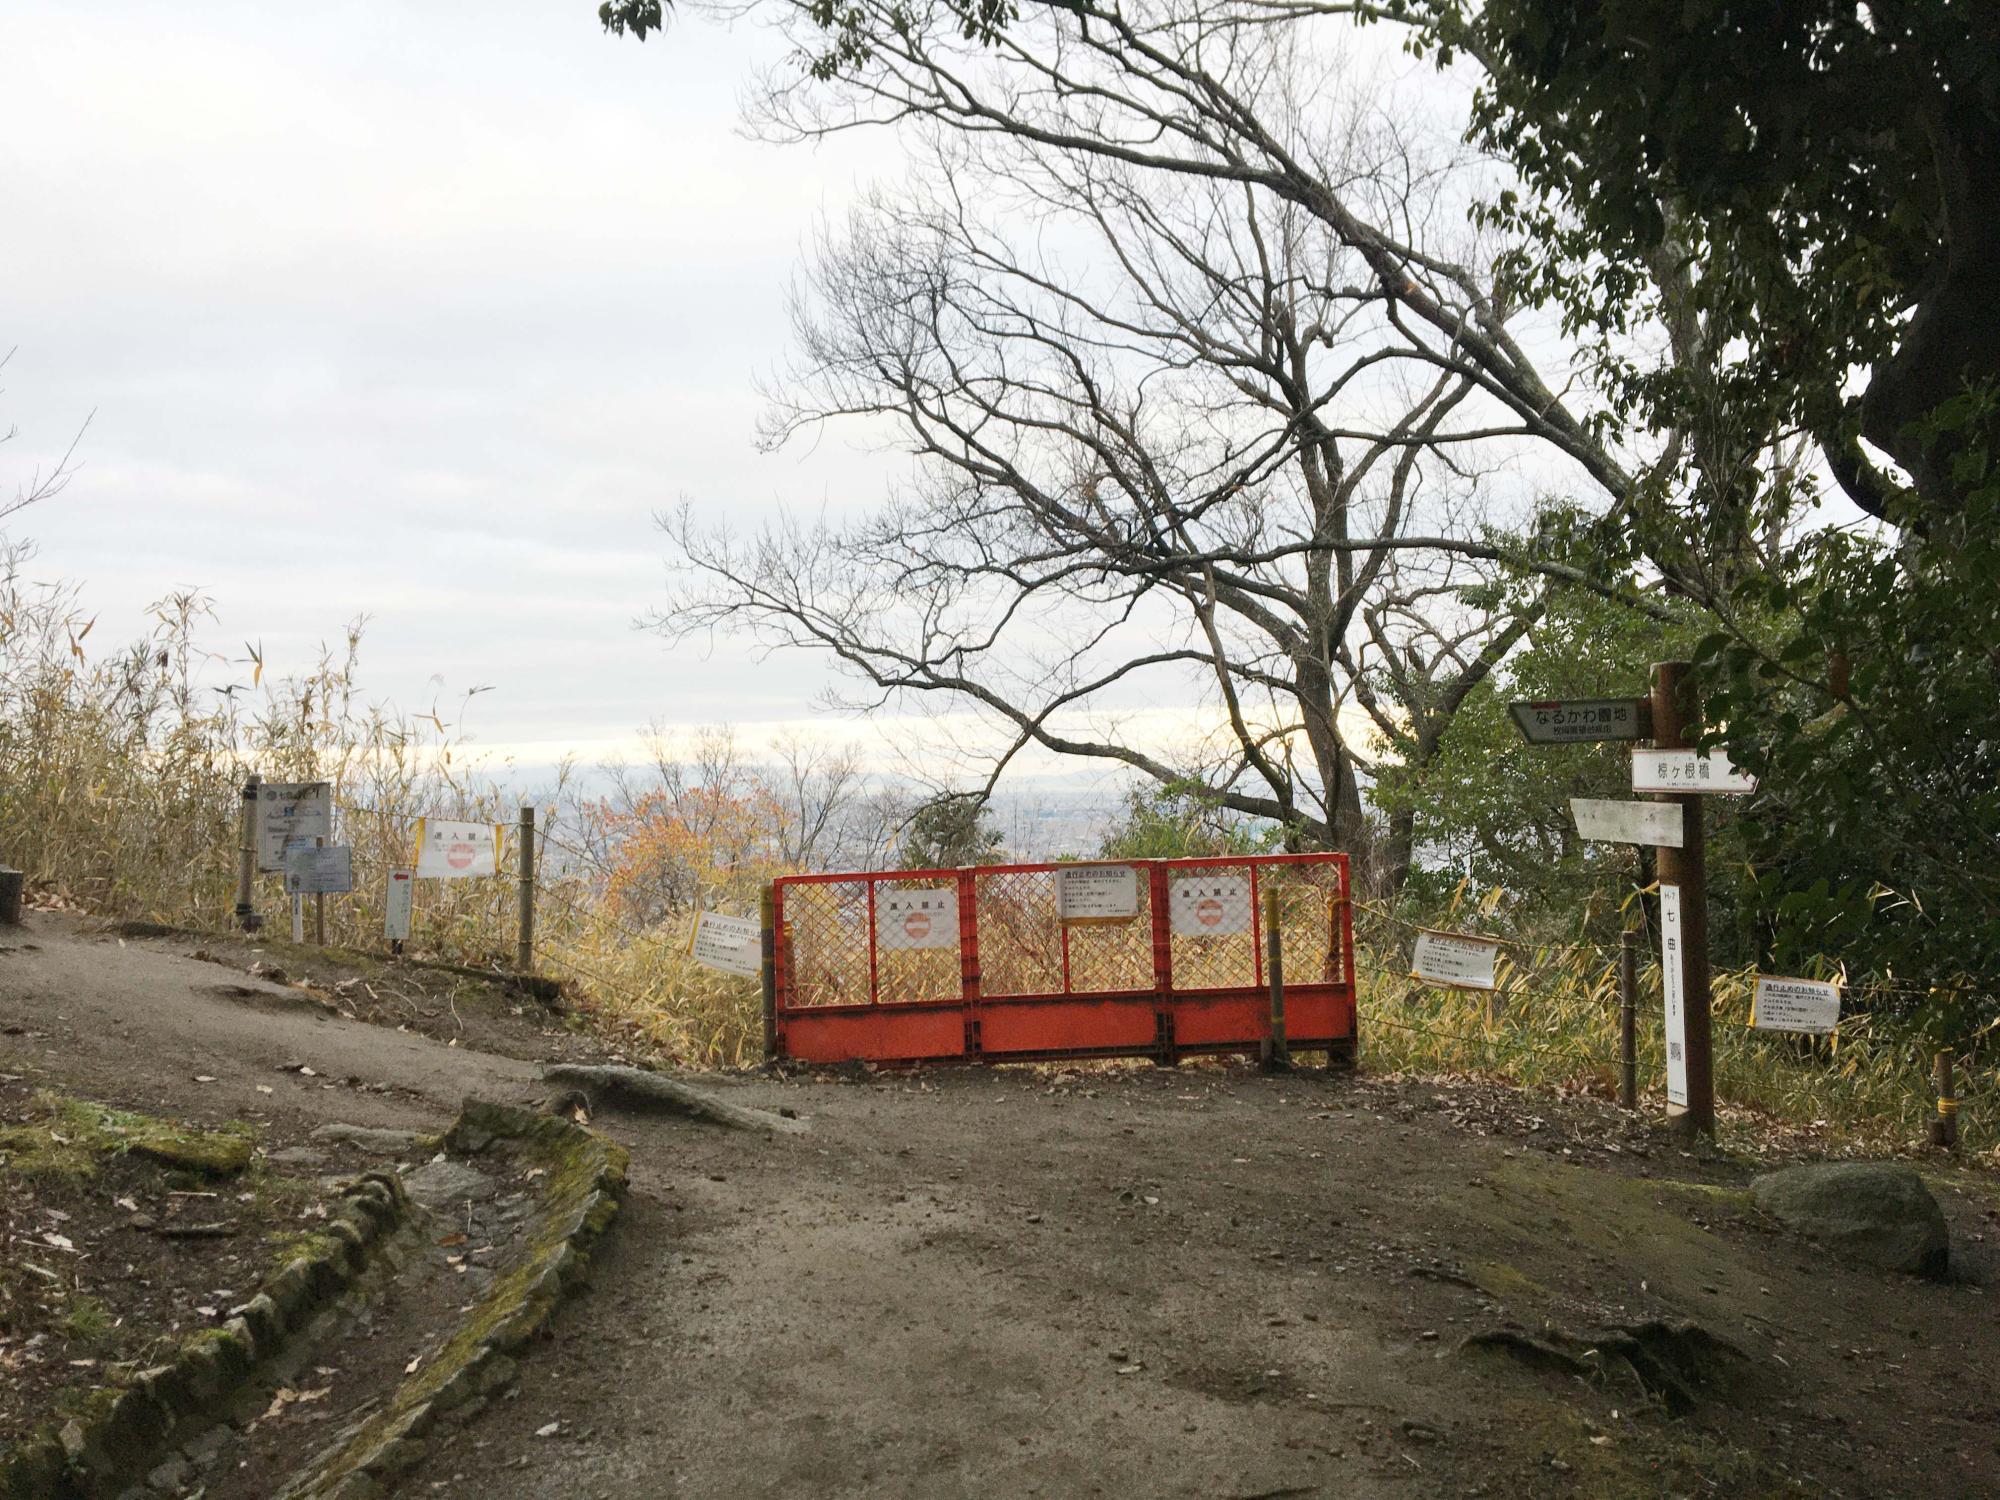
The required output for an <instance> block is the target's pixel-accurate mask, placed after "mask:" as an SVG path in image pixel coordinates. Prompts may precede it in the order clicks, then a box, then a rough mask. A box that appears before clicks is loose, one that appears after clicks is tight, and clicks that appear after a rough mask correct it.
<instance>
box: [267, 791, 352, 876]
mask: <svg viewBox="0 0 2000 1500" xmlns="http://www.w3.org/2000/svg"><path fill="white" fill-rule="evenodd" d="M314 839H325V840H326V841H327V842H328V843H329V844H330V843H332V842H333V784H332V783H331V782H327V781H266V782H263V783H261V784H260V785H259V786H258V788H257V868H258V869H259V870H261V871H263V872H265V873H266V874H276V873H277V872H278V871H280V870H282V869H284V868H285V845H287V844H293V843H303V844H310V843H311V842H312V841H313V840H314Z"/></svg>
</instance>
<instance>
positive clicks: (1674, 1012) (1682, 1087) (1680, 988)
mask: <svg viewBox="0 0 2000 1500" xmlns="http://www.w3.org/2000/svg"><path fill="white" fill-rule="evenodd" d="M1660 991H1661V993H1662V994H1663V995H1664V996H1665V998H1666V1005H1667V1103H1669V1104H1678V1105H1680V1106H1681V1108H1683V1109H1685V1108H1687V1102H1688V1057H1687V948H1686V946H1685V944H1684V943H1683V941H1682V938H1681V888H1680V887H1679V886H1677V885H1662V886H1661V887H1660Z"/></svg>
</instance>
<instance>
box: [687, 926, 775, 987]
mask: <svg viewBox="0 0 2000 1500" xmlns="http://www.w3.org/2000/svg"><path fill="white" fill-rule="evenodd" d="M688 952H689V954H690V955H691V956H692V957H693V958H694V961H695V962H696V963H698V964H700V965H701V966H702V967H703V968H705V969H720V970H721V971H722V972H723V973H725V974H741V975H744V976H746V977H748V978H753V979H754V978H755V977H756V976H757V975H759V974H761V973H762V972H763V971H764V929H763V926H762V924H761V923H759V922H758V921H757V919H756V918H755V917H725V916H724V915H723V914H722V913H721V912H718V911H705V912H701V913H699V914H698V915H697V916H696V917H695V919H694V941H693V942H692V943H691V944H689V946H688Z"/></svg>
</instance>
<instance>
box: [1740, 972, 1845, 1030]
mask: <svg viewBox="0 0 2000 1500" xmlns="http://www.w3.org/2000/svg"><path fill="white" fill-rule="evenodd" d="M1750 1024H1751V1025H1752V1026H1755V1027H1756V1028H1757V1029H1758V1030H1759V1031H1813V1032H1822V1033H1823V1032H1828V1031H1832V1030H1833V1029H1834V1028H1835V1027H1836V1026H1838V1025H1839V1024H1840V986H1839V985H1837V984H1828V983H1827V982H1826V981H1825V980H1821V979H1789V978H1786V977H1784V976H1782V975H1776V974H1759V975H1758V976H1757V992H1756V994H1755V995H1754V996H1753V997H1752V999H1751V1002H1750Z"/></svg>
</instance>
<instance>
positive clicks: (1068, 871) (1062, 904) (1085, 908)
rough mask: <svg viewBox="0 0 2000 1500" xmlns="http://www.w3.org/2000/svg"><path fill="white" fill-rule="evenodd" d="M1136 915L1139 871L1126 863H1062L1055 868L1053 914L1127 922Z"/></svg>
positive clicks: (1066, 918) (1077, 919) (1072, 918)
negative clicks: (1054, 911) (1063, 864)
mask: <svg viewBox="0 0 2000 1500" xmlns="http://www.w3.org/2000/svg"><path fill="white" fill-rule="evenodd" d="M1138 915H1139V872H1138V871H1137V870H1135V869H1133V868H1132V867H1131V866H1130V865H1065V866H1064V867H1063V868H1062V869H1060V870H1057V871H1056V916H1057V917H1058V918H1059V919H1060V920H1062V921H1065V922H1130V921H1131V920H1132V919H1133V918H1135V917H1137V916H1138Z"/></svg>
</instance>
